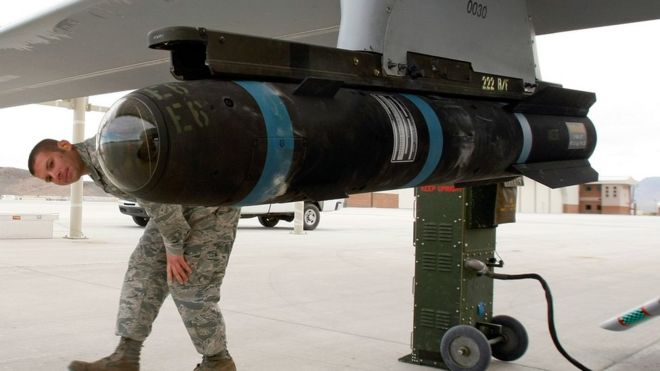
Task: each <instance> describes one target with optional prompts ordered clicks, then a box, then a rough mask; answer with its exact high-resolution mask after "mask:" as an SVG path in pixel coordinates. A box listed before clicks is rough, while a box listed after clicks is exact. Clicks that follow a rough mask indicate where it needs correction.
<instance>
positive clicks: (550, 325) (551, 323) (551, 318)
mask: <svg viewBox="0 0 660 371" xmlns="http://www.w3.org/2000/svg"><path fill="white" fill-rule="evenodd" d="M485 275H486V276H488V277H491V278H495V279H498V280H522V279H535V280H537V281H539V282H540V283H541V286H542V287H543V290H544V291H545V299H546V301H547V302H548V330H550V337H552V342H553V343H554V344H555V347H556V348H557V350H559V353H561V355H563V356H564V358H566V359H567V360H568V361H569V362H571V363H572V364H573V365H574V366H575V367H577V368H579V369H580V370H582V371H591V370H590V369H589V368H587V367H586V366H585V365H583V364H582V363H580V362H578V361H577V360H575V358H573V357H571V356H570V355H569V354H568V353H567V352H566V350H564V348H563V347H562V346H561V344H560V343H559V338H558V337H557V330H556V329H555V315H554V308H553V304H552V293H551V292H550V286H548V283H547V282H545V280H544V279H543V277H541V276H539V275H538V274H536V273H527V274H499V273H493V272H490V271H489V272H487V273H485Z"/></svg>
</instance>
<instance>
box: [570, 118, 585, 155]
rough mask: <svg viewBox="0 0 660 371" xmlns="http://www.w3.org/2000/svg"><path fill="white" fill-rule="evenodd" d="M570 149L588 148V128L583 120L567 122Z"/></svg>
mask: <svg viewBox="0 0 660 371" xmlns="http://www.w3.org/2000/svg"><path fill="white" fill-rule="evenodd" d="M566 128H567V129H568V149H585V148H587V128H586V127H584V124H583V123H581V122H566Z"/></svg>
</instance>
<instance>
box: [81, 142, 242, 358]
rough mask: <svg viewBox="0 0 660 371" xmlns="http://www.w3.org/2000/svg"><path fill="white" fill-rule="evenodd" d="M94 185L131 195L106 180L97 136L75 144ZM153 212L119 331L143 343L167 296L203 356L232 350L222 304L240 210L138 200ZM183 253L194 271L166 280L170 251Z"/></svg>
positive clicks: (131, 270) (129, 280)
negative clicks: (184, 280)
mask: <svg viewBox="0 0 660 371" xmlns="http://www.w3.org/2000/svg"><path fill="white" fill-rule="evenodd" d="M75 147H76V149H77V150H78V152H79V153H80V156H81V158H82V161H83V162H84V163H85V165H86V166H87V169H88V171H89V175H90V177H91V178H92V179H93V180H94V183H96V184H97V185H99V186H101V187H102V188H103V189H104V190H105V191H106V192H108V193H110V194H112V195H114V196H116V197H119V198H124V199H125V198H128V199H131V198H132V197H131V196H129V195H127V194H125V193H124V192H122V191H121V190H119V189H117V188H116V187H115V186H114V185H112V184H111V183H110V182H109V181H107V180H106V178H105V176H104V174H103V173H102V170H101V167H100V166H99V162H98V158H97V155H96V138H95V137H94V138H90V139H87V140H86V141H84V142H82V143H78V144H76V145H75ZM137 201H138V202H139V204H140V205H141V206H142V207H143V208H144V209H145V210H146V212H147V214H148V215H149V216H150V220H149V223H148V224H147V226H146V228H145V230H144V233H143V235H142V237H141V238H140V241H139V242H138V245H137V247H136V248H135V251H133V254H132V255H131V258H130V261H129V263H128V270H127V271H126V276H125V277H124V284H123V287H122V290H121V298H120V301H119V313H118V315H117V328H116V334H117V335H119V336H124V337H128V338H131V339H134V340H140V341H143V340H144V339H145V338H146V337H147V336H148V335H149V333H150V332H151V326H152V324H153V322H154V320H155V319H156V315H157V314H158V311H159V309H160V307H161V305H162V304H163V301H164V300H165V298H166V297H167V295H168V294H172V298H173V299H174V302H175V303H176V307H177V309H178V310H179V314H180V315H181V318H182V319H183V323H184V324H185V326H186V329H187V330H188V334H189V335H190V338H191V339H192V341H193V343H194V344H195V348H197V351H198V352H199V353H200V354H203V355H215V354H219V353H222V354H225V355H226V356H227V357H228V353H227V343H226V338H225V324H224V321H223V318H222V314H221V313H220V309H219V308H218V301H219V300H220V285H221V284H222V279H223V277H224V276H225V269H226V267H227V261H228V260H229V254H230V253H231V248H232V245H233V243H234V238H235V236H236V225H237V223H238V218H239V217H240V211H239V209H236V208H229V207H188V206H181V205H171V204H158V203H153V202H146V201H143V200H137ZM166 252H167V253H168V254H170V255H183V256H185V258H186V261H187V262H188V264H189V265H190V266H191V267H192V269H193V272H192V273H191V274H190V275H189V277H188V283H187V284H185V285H182V284H179V283H178V282H176V280H174V279H173V280H172V282H171V283H168V282H167V271H166V264H167V260H166V254H165V253H166Z"/></svg>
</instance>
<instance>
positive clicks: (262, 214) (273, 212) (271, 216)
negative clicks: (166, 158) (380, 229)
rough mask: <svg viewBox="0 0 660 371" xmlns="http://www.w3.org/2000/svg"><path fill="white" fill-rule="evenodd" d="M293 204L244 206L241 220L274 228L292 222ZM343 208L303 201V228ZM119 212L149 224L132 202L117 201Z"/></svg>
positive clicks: (310, 227)
mask: <svg viewBox="0 0 660 371" xmlns="http://www.w3.org/2000/svg"><path fill="white" fill-rule="evenodd" d="M294 207H295V203H294V202H286V203H281V204H265V205H254V206H244V207H242V208H241V218H258V219H259V223H261V225H263V226H264V227H267V228H272V227H274V226H276V225H277V224H278V223H279V222H280V220H284V221H287V222H292V221H293V218H294ZM343 207H344V200H343V199H336V200H326V201H305V207H304V210H303V228H304V229H305V230H307V231H311V230H314V229H316V227H317V226H318V225H319V222H320V221H321V212H322V211H338V210H341V209H342V208H343ZM119 211H120V212H121V213H122V214H126V215H129V216H131V217H132V218H133V221H134V222H135V224H137V225H139V226H141V227H144V226H146V225H147V223H148V222H149V216H148V215H147V213H146V212H145V211H144V209H143V208H142V207H140V205H138V204H137V203H135V202H133V201H127V200H119Z"/></svg>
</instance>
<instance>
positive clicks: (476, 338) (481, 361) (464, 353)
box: [440, 325, 491, 371]
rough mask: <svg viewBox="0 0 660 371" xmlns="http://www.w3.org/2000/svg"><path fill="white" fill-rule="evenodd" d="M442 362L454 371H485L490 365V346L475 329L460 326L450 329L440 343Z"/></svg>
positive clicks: (483, 336)
mask: <svg viewBox="0 0 660 371" xmlns="http://www.w3.org/2000/svg"><path fill="white" fill-rule="evenodd" d="M440 354H441V355H442V361H443V362H444V363H445V365H446V366H447V368H449V369H450V370H452V371H455V370H467V371H483V370H485V369H487V368H488V365H489V364H490V356H491V350H490V344H489V343H488V339H486V335H484V334H483V333H482V332H481V331H479V330H477V329H476V328H475V327H472V326H467V325H458V326H454V327H452V328H450V329H449V331H447V332H446V333H445V335H444V336H443V337H442V340H441V341H440Z"/></svg>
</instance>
